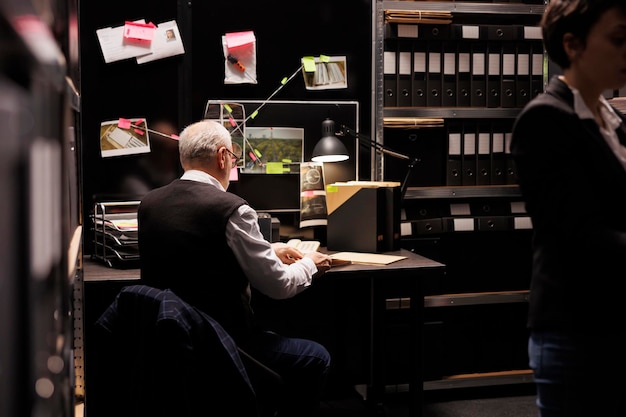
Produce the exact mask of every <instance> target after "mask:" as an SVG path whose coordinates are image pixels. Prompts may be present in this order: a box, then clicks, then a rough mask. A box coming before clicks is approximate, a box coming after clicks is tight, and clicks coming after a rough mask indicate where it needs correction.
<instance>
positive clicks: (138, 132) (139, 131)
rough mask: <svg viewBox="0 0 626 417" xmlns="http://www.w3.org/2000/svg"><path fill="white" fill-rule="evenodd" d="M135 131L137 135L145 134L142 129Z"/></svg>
mask: <svg viewBox="0 0 626 417" xmlns="http://www.w3.org/2000/svg"><path fill="white" fill-rule="evenodd" d="M133 130H134V131H135V133H137V134H139V135H143V134H144V133H145V132H144V131H143V130H141V129H136V128H135V129H133Z"/></svg>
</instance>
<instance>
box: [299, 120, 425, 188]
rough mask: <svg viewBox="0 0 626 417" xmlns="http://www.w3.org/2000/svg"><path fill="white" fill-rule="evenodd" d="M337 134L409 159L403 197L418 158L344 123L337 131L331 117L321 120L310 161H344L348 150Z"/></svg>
mask: <svg viewBox="0 0 626 417" xmlns="http://www.w3.org/2000/svg"><path fill="white" fill-rule="evenodd" d="M337 135H338V136H345V135H350V136H353V137H355V138H356V139H358V141H359V144H361V145H362V146H365V147H369V148H373V149H374V151H376V152H379V153H381V154H384V155H389V156H393V157H394V158H398V159H405V160H408V161H410V162H409V165H408V170H407V173H406V175H405V176H404V180H403V181H402V186H401V187H400V192H401V199H404V194H405V193H406V189H407V188H408V185H409V178H410V177H411V172H412V171H413V167H415V164H416V163H417V162H419V161H420V159H419V158H411V157H409V156H407V155H404V154H401V153H399V152H396V151H393V150H391V149H389V148H386V147H384V146H383V145H382V144H380V143H378V142H376V141H373V140H372V139H370V138H369V137H367V136H365V135H363V134H361V133H359V132H357V131H355V130H354V129H351V128H349V127H347V126H346V125H341V127H340V128H339V131H336V129H335V122H334V121H333V120H331V119H326V120H324V121H323V122H322V138H321V139H320V140H319V141H318V142H317V143H316V144H315V147H314V148H313V154H312V156H311V161H313V162H339V161H345V160H346V159H348V158H349V157H350V156H349V154H348V150H347V149H346V147H345V146H344V144H343V143H342V142H341V141H340V140H339V139H338V138H337Z"/></svg>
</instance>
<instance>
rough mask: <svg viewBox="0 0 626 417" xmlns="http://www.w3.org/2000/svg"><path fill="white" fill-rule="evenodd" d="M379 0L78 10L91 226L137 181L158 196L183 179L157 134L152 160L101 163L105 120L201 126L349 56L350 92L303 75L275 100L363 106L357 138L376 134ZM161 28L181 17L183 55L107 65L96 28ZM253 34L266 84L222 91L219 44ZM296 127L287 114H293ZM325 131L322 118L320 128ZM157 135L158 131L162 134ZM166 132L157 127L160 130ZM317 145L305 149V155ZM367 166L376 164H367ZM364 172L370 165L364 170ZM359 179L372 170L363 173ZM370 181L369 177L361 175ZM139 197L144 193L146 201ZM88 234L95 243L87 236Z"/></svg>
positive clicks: (115, 1) (121, 4) (169, 3)
mask: <svg viewBox="0 0 626 417" xmlns="http://www.w3.org/2000/svg"><path fill="white" fill-rule="evenodd" d="M371 7H372V6H371V0H346V1H340V2H337V1H333V0H321V1H316V2H314V3H311V4H307V5H305V8H306V10H305V11H304V12H303V11H302V7H297V8H296V7H294V6H293V4H291V3H285V2H281V1H265V2H256V1H251V0H244V1H240V2H236V3H232V2H226V3H223V2H209V1H196V2H192V1H185V2H183V1H180V2H177V1H173V0H166V1H162V2H158V5H157V3H154V2H149V1H143V0H140V1H132V2H128V1H120V0H111V1H108V2H106V3H90V4H89V7H82V8H81V9H80V20H79V30H80V36H81V45H80V51H81V69H80V76H81V93H82V120H81V121H82V132H81V141H82V143H81V145H82V156H83V199H84V207H85V219H86V221H88V219H89V217H88V216H89V213H90V212H91V210H92V208H93V203H94V202H95V201H97V200H104V199H109V200H120V199H129V198H135V197H140V195H137V193H136V192H135V191H133V190H131V189H126V188H125V184H128V183H129V182H130V181H129V177H134V178H135V179H136V178H140V179H142V180H143V181H145V182H146V183H147V184H148V186H149V187H150V188H154V187H156V186H159V185H163V184H164V183H167V182H169V181H170V180H171V179H172V178H173V177H176V176H178V175H179V174H180V167H179V164H178V155H177V151H176V146H175V144H174V146H172V145H173V144H172V143H171V141H169V140H167V139H163V138H159V137H158V135H153V134H151V135H150V138H151V140H152V145H153V147H154V148H156V149H153V152H151V153H150V154H142V155H125V156H120V157H112V158H106V159H102V158H101V157H100V147H99V128H100V123H101V122H102V121H107V120H116V119H119V118H120V117H125V118H132V117H145V118H146V120H147V121H148V127H152V128H155V126H158V127H159V128H162V129H165V127H164V126H169V127H170V128H172V129H174V131H176V132H178V131H180V130H182V128H184V127H185V126H186V125H187V124H189V123H191V122H193V121H196V120H198V119H201V118H202V116H203V111H204V107H205V104H206V101H207V100H209V99H228V100H235V99H259V100H266V99H268V98H269V97H270V96H272V95H273V94H274V93H275V92H276V90H277V89H278V88H279V87H280V85H281V80H282V79H283V78H284V77H289V76H290V75H292V74H293V73H294V72H295V71H296V70H297V69H298V68H299V66H300V58H301V57H303V56H319V55H341V56H346V57H347V67H348V88H346V89H341V90H316V91H310V90H306V88H305V86H304V81H303V79H302V75H301V74H298V75H297V76H295V77H294V78H293V79H292V81H291V82H289V83H288V84H286V85H284V86H283V87H282V88H281V89H280V91H278V92H277V93H276V94H275V95H274V97H273V98H275V99H281V100H353V101H359V103H360V112H361V115H360V117H359V119H360V124H361V126H358V128H359V130H360V131H361V132H362V133H364V134H366V135H369V127H370V123H371V117H370V113H371V17H372V16H371ZM136 19H145V20H146V21H151V22H153V23H155V24H158V23H162V22H165V21H169V20H172V19H175V20H176V21H177V23H178V27H179V30H180V33H181V36H182V38H183V44H184V47H185V54H184V55H178V56H174V57H169V58H165V59H162V60H158V61H153V62H149V63H145V64H141V65H139V64H137V63H136V61H135V60H134V59H128V60H124V61H118V62H113V63H109V64H106V63H105V62H104V59H103V56H102V52H101V50H100V45H99V43H98V39H97V36H96V30H97V29H100V28H103V27H116V26H120V25H122V24H123V23H124V21H127V20H136ZM247 30H252V31H254V33H255V35H256V55H257V80H258V84H256V85H253V84H239V85H225V84H224V57H223V52H222V44H221V37H222V36H223V35H224V34H225V33H228V32H239V31H247ZM285 119H286V120H288V119H289V114H285ZM320 123H321V120H320ZM155 129H156V128H155ZM156 130H158V129H156ZM308 146H311V147H312V146H313V145H307V144H305V147H308ZM362 160H363V161H367V160H368V158H367V157H365V158H362ZM363 165H365V164H363ZM360 171H361V172H369V167H367V166H362V169H361V170H360ZM361 177H363V175H361ZM139 194H141V192H140V193H139ZM88 237H89V236H88V232H87V238H88Z"/></svg>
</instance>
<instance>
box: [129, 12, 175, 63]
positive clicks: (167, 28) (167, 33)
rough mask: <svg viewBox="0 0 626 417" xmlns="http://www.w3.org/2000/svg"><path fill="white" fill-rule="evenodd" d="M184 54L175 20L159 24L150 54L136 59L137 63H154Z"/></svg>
mask: <svg viewBox="0 0 626 417" xmlns="http://www.w3.org/2000/svg"><path fill="white" fill-rule="evenodd" d="M184 53H185V47H184V46H183V40H182V38H181V36H180V32H179V30H178V25H177V24H176V21H175V20H170V21H169V22H163V23H159V24H158V25H157V28H156V31H155V33H154V38H153V39H152V51H151V53H149V54H147V55H143V56H138V57H137V63H138V64H143V63H145V62H150V61H154V60H156V59H162V58H167V57H170V56H174V55H181V54H184Z"/></svg>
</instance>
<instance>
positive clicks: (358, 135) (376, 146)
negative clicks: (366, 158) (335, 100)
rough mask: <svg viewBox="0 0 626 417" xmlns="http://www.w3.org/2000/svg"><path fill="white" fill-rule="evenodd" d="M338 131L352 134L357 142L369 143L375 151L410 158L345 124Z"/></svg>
mask: <svg viewBox="0 0 626 417" xmlns="http://www.w3.org/2000/svg"><path fill="white" fill-rule="evenodd" d="M339 131H340V132H341V134H342V135H343V134H348V135H351V136H354V137H355V138H357V139H358V140H359V143H361V141H362V140H364V141H365V142H366V143H367V145H369V146H370V147H372V148H374V149H375V150H376V151H378V152H380V153H383V154H385V155H389V156H393V157H394V158H398V159H411V158H409V157H408V156H406V155H404V154H401V153H399V152H396V151H393V150H391V149H389V148H385V147H384V146H383V145H382V144H380V143H378V142H376V141H373V140H372V139H371V138H369V137H367V136H365V135H363V134H361V133H359V132H357V131H355V130H354V129H351V128H349V127H348V126H346V125H341V127H340V129H339Z"/></svg>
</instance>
